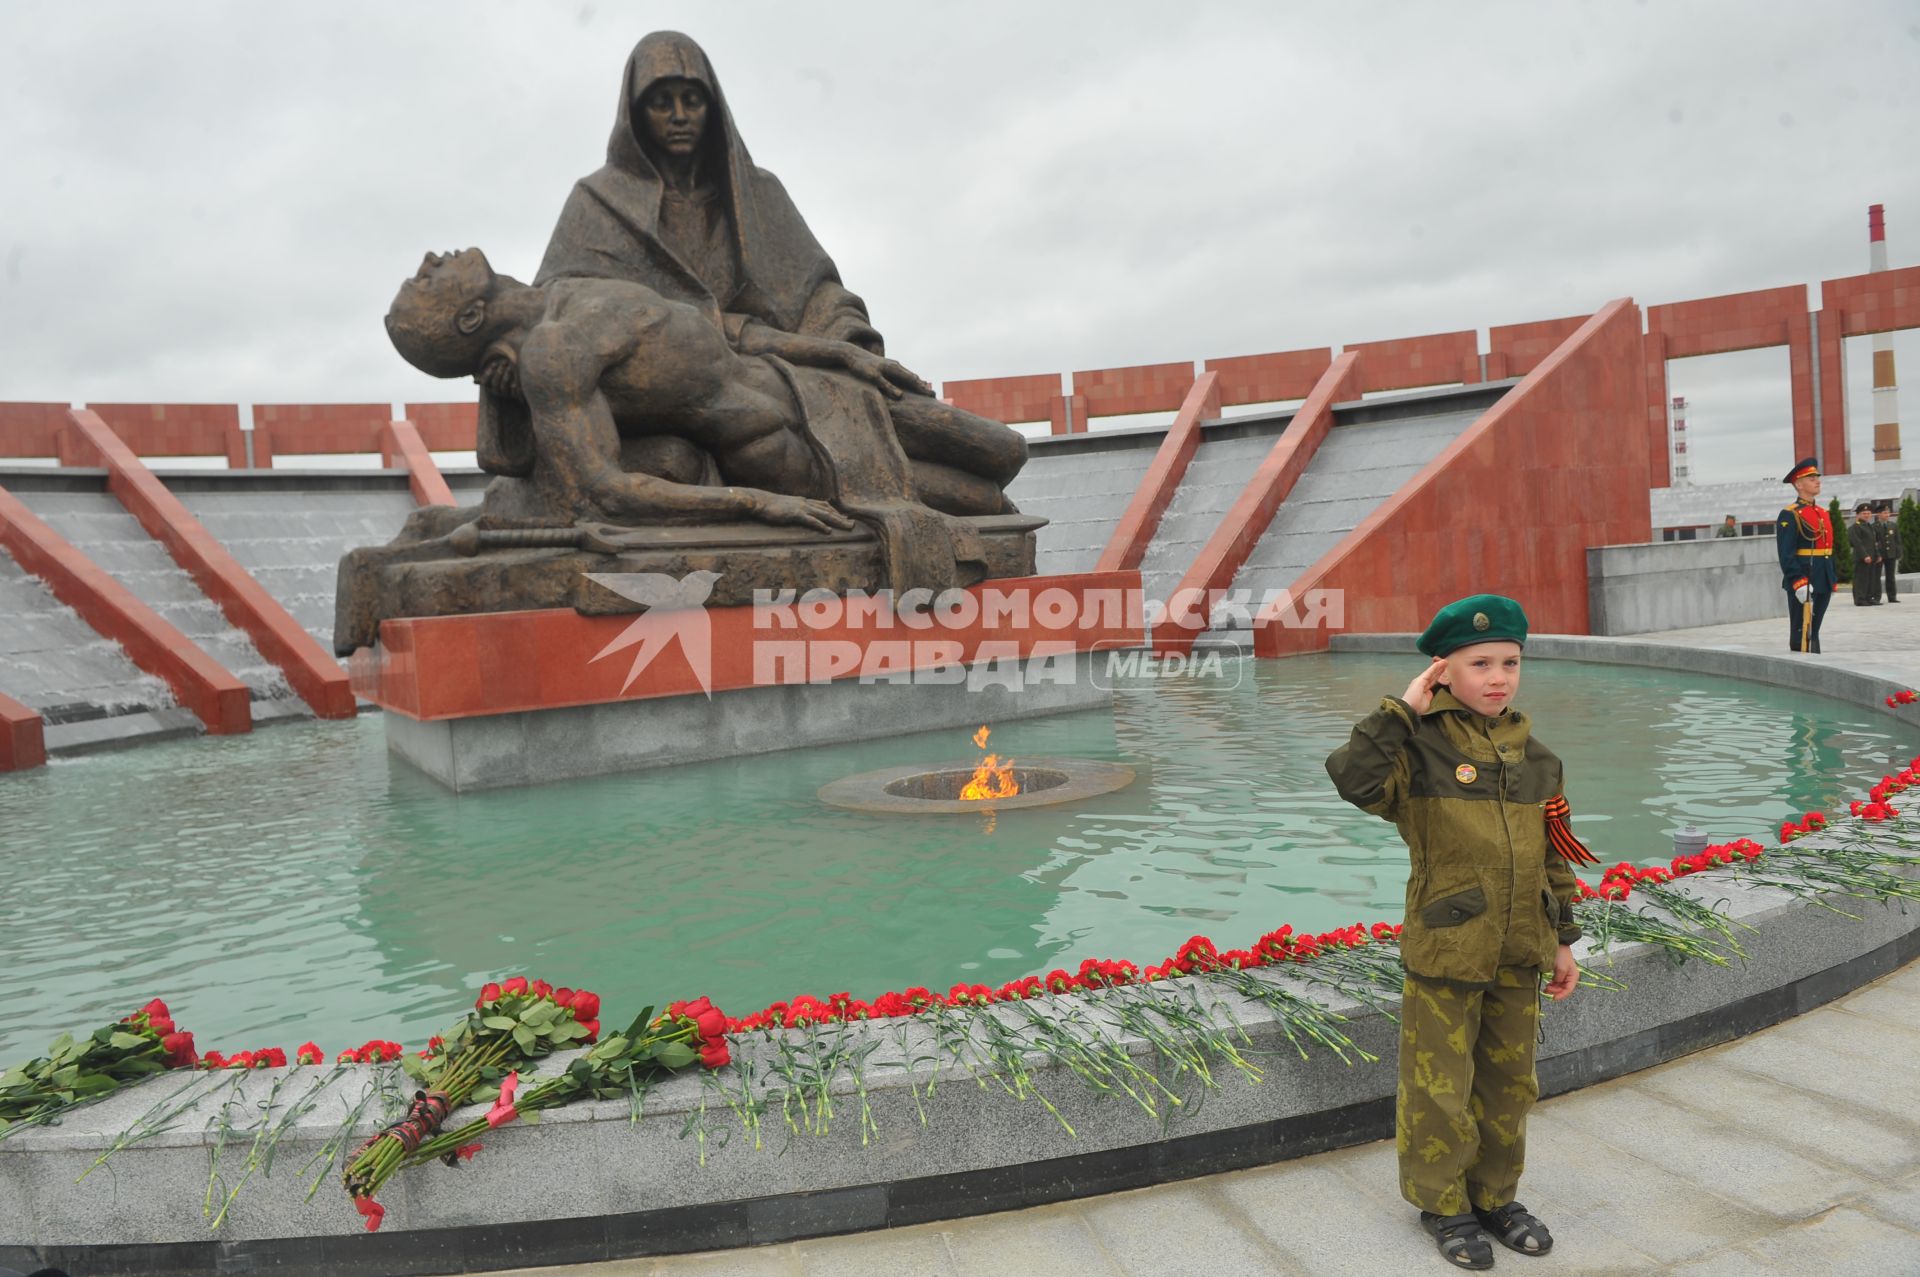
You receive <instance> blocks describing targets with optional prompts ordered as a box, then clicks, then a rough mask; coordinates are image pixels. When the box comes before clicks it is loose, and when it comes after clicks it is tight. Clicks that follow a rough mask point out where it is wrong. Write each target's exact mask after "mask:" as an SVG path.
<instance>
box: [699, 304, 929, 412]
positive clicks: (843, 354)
mask: <svg viewBox="0 0 1920 1277" xmlns="http://www.w3.org/2000/svg"><path fill="white" fill-rule="evenodd" d="M736 348H737V349H738V350H739V351H740V353H741V354H743V355H775V356H778V357H779V358H781V359H784V360H786V361H787V362H788V363H792V364H802V365H804V366H806V367H809V368H839V369H843V370H845V371H847V372H850V373H852V374H853V375H854V376H856V377H858V378H860V380H862V381H865V382H868V383H869V384H871V385H872V386H873V387H874V389H876V390H878V391H879V392H880V393H881V394H883V395H885V396H887V398H889V399H898V398H899V397H900V396H901V395H903V394H908V393H912V394H916V395H929V396H930V395H932V394H933V387H932V386H931V385H929V384H927V382H926V381H924V380H922V379H921V378H920V376H919V375H918V374H916V373H915V372H914V371H913V370H912V369H910V368H907V367H906V366H905V365H903V364H901V363H899V362H897V361H895V360H892V359H888V358H887V357H886V356H884V355H876V354H874V353H873V352H872V351H871V350H868V349H866V348H865V347H864V346H856V345H854V344H853V343H852V342H846V341H834V340H832V339H831V338H827V337H808V336H804V335H802V334H800V333H789V332H782V331H781V330H779V329H778V328H774V327H771V326H769V325H767V324H760V323H748V324H747V325H746V326H745V327H744V328H742V329H741V330H740V338H739V341H738V342H737V343H736Z"/></svg>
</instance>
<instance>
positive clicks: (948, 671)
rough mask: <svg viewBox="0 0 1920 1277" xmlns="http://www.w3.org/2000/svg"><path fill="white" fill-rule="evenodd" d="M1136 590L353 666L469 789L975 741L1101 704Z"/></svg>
mask: <svg viewBox="0 0 1920 1277" xmlns="http://www.w3.org/2000/svg"><path fill="white" fill-rule="evenodd" d="M1139 583H1140V576H1139V573H1137V572H1091V573H1083V574H1079V575H1074V576H1056V577H1024V578H1016V579H1012V580H995V581H988V582H984V583H982V584H980V585H977V586H972V587H970V588H968V589H967V590H965V591H963V592H958V594H957V596H956V597H953V598H950V599H948V600H947V601H946V602H945V603H944V604H943V605H942V606H941V607H940V608H938V609H936V610H934V611H928V612H918V613H913V614H909V615H898V614H895V613H894V612H892V611H890V610H888V609H887V608H886V607H885V606H883V604H882V602H881V600H878V599H872V598H866V599H846V598H841V597H832V598H824V599H821V600H819V601H817V602H815V603H811V604H797V603H792V602H789V603H784V604H781V605H777V606H773V605H769V606H762V607H733V608H699V607H694V608H678V609H671V610H669V609H664V608H658V607H656V608H655V609H653V610H652V611H649V612H646V613H644V614H642V615H639V616H582V615H580V614H579V613H577V612H574V611H572V610H570V609H549V610H544V611H537V612H494V613H484V614H481V615H477V616H446V617H407V618H402V619H399V620H391V621H387V622H385V623H384V624H383V625H382V626H381V628H380V636H381V643H380V646H379V647H378V648H372V649H362V650H361V651H359V652H357V653H355V654H354V657H353V660H352V662H351V664H350V669H351V673H352V675H353V685H354V691H355V693H356V694H358V695H360V696H361V697H363V698H364V699H366V700H369V701H372V702H374V703H375V704H377V705H379V706H381V707H382V708H383V709H385V710H387V711H388V714H387V716H386V732H387V741H388V746H389V748H390V749H391V750H392V751H393V752H394V753H395V754H397V755H398V756H400V757H401V758H403V759H405V760H406V761H408V762H409V763H412V764H413V765H414V766H416V767H418V768H419V769H420V770H421V771H424V772H426V773H427V774H428V775H430V776H432V777H434V778H435V779H437V780H439V781H440V782H441V783H443V784H445V785H447V786H449V787H451V788H453V789H457V790H472V789H490V788H499V787H503V786H510V785H531V784H539V783H543V782H546V781H554V780H568V779H574V778H578V777H583V776H599V775H607V774H610V773H614V772H622V771H634V770H640V769H644V768H651V767H661V766H668V765H671V764H674V763H688V762H699V761H705V760H708V759H714V758H726V757H732V756H735V755H741V754H758V753H767V752H771V751H773V750H779V749H793V748H798V747H801V746H807V745H822V744H837V743H840V742H843V741H853V740H868V739H872V738H876V737H883V736H894V735H901V734H904V733H908V732H917V731H925V730H929V729H939V728H948V727H968V728H971V727H976V726H979V725H980V724H982V723H994V722H1003V721H1007V720H1009V719H1016V718H1028V717H1033V716H1036V715H1041V714H1056V713H1062V712H1066V711H1071V710H1080V709H1091V708H1097V707H1100V706H1103V705H1106V704H1107V703H1109V701H1110V699H1111V694H1112V693H1111V687H1110V685H1109V684H1108V683H1107V682H1106V679H1105V677H1104V675H1105V669H1106V658H1105V656H1104V655H1103V654H1102V649H1107V650H1112V649H1119V648H1128V647H1137V646H1140V645H1141V644H1142V643H1144V641H1145V626H1144V624H1143V622H1142V618H1141V606H1140V595H1139Z"/></svg>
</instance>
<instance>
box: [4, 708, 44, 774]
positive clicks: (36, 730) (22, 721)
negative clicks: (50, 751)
mask: <svg viewBox="0 0 1920 1277" xmlns="http://www.w3.org/2000/svg"><path fill="white" fill-rule="evenodd" d="M46 761H47V738H46V724H45V722H43V721H42V719H41V717H40V715H39V714H37V713H35V712H34V711H33V710H31V709H28V708H27V707H26V706H25V705H22V704H21V703H20V702H19V701H16V700H14V699H12V698H11V697H8V696H0V772H22V771H25V770H26V769H27V768H29V767H40V766H43V765H44V764H45V763H46Z"/></svg>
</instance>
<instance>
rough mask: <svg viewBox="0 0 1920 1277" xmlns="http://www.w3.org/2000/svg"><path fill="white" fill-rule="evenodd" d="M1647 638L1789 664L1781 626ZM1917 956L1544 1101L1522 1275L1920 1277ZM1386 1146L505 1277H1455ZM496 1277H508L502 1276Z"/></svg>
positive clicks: (1843, 603)
mask: <svg viewBox="0 0 1920 1277" xmlns="http://www.w3.org/2000/svg"><path fill="white" fill-rule="evenodd" d="M1635 637H1636V638H1642V639H1646V640H1649V641H1653V642H1673V643H1685V644H1688V645H1690V646H1698V647H1723V648H1732V649H1735V650H1744V651H1754V652H1766V653H1769V654H1779V655H1787V653H1785V652H1784V651H1783V650H1782V649H1784V648H1785V646H1786V622H1785V619H1784V618H1782V619H1780V620H1777V621H1775V620H1768V621H1750V622H1745V623H1742V624H1736V625H1719V626H1711V627H1706V628H1701V629H1692V630H1672V631H1668V632H1666V633H1662V634H1649V635H1636V636H1635ZM1821 638H1822V646H1823V647H1824V648H1825V649H1826V653H1825V655H1823V656H1820V657H1805V658H1795V659H1805V660H1818V661H1825V662H1827V663H1830V664H1843V665H1845V666H1847V667H1848V668H1851V669H1857V670H1860V671H1862V672H1863V673H1873V674H1878V675H1880V676H1881V677H1884V678H1889V679H1892V680H1895V681H1897V682H1900V683H1903V684H1904V685H1906V686H1909V687H1915V686H1920V596H1916V597H1915V598H1914V599H1913V600H1912V601H1911V602H1903V603H1900V604H1896V605H1887V604H1882V605H1881V606H1879V607H1871V608H1856V607H1854V606H1853V605H1852V603H1851V601H1850V599H1849V596H1848V595H1847V593H1846V592H1844V591H1843V592H1842V593H1841V594H1840V595H1839V596H1838V597H1837V598H1836V599H1835V602H1834V605H1833V607H1832V610H1831V611H1829V612H1828V614H1827V619H1826V623H1825V625H1824V626H1823V627H1822V631H1821ZM1916 1093H1920V963H1915V964H1912V965H1910V966H1908V967H1907V968H1906V969H1904V970H1902V971H1899V972H1896V973H1894V974H1893V975H1890V976H1888V977H1886V978H1885V979H1883V980H1880V981H1878V982H1877V983H1875V984H1872V985H1869V986H1868V987H1866V988H1864V989H1860V990H1858V991H1856V992H1855V993H1853V994H1851V995H1849V996H1848V997H1846V998H1843V999H1841V1000H1840V1001H1838V1002H1835V1003H1833V1004H1831V1005H1829V1006H1826V1007H1822V1008H1821V1009H1819V1010H1817V1011H1813V1012H1810V1013H1809V1014H1807V1015H1803V1016H1800V1017H1799V1018H1797V1019H1794V1020H1790V1021H1788V1022H1786V1023H1784V1024H1780V1025H1776V1026H1775V1027H1773V1028H1771V1029H1767V1030H1765V1031H1763V1032H1761V1033H1758V1034H1755V1035H1753V1036H1752V1037H1748V1038H1744V1039H1742V1040H1740V1041H1738V1042H1732V1043H1728V1044H1727V1045H1725V1046H1721V1047H1715V1048H1714V1049H1712V1050H1709V1051H1703V1052H1700V1053H1699V1054H1697V1055H1691V1056H1687V1057H1686V1058H1684V1059H1680V1060H1675V1061H1674V1062H1672V1063H1670V1064H1666V1065H1662V1066H1661V1067H1659V1068H1655V1069H1648V1070H1646V1071H1645V1072H1641V1073H1635V1074H1632V1075H1630V1076H1628V1077H1624V1078H1619V1079H1616V1080H1615V1081H1612V1082H1606V1083H1602V1084H1600V1085H1598V1086H1593V1087H1589V1088H1587V1089H1586V1090H1583V1091H1577V1092H1575V1093H1573V1094H1571V1095H1564V1096H1560V1097H1558V1098H1556V1099H1551V1100H1547V1101H1544V1102H1543V1103H1542V1104H1541V1105H1540V1107H1539V1108H1538V1109H1536V1110H1535V1111H1534V1116H1533V1118H1532V1120H1531V1122H1530V1124H1529V1127H1528V1159H1527V1160H1528V1162H1529V1164H1530V1168H1529V1170H1528V1172H1527V1176H1526V1180H1525V1182H1524V1184H1523V1185H1522V1194H1521V1200H1522V1201H1524V1202H1526V1203H1527V1205H1528V1206H1529V1207H1531V1208H1532V1209H1533V1210H1535V1211H1536V1212H1537V1213H1538V1214H1539V1215H1540V1216H1541V1217H1542V1218H1543V1219H1545V1220H1546V1221H1547V1223H1548V1224H1549V1226H1550V1227H1551V1228H1552V1229H1553V1233H1554V1237H1555V1239H1556V1244H1555V1248H1554V1252H1553V1254H1551V1255H1548V1256H1545V1257H1542V1258H1528V1257H1524V1256H1520V1255H1515V1254H1512V1253H1511V1252H1508V1251H1504V1250H1502V1251H1499V1252H1498V1255H1497V1262H1496V1267H1497V1268H1498V1269H1500V1270H1504V1271H1507V1272H1510V1273H1511V1272H1515V1271H1524V1272H1526V1273H1528V1274H1531V1275H1533V1277H1556V1275H1566V1277H1572V1275H1573V1274H1582V1275H1586V1274H1620V1275H1623V1277H1625V1275H1637V1274H1647V1273H1664V1274H1672V1275H1673V1277H1758V1275H1761V1274H1792V1275H1793V1277H1806V1275H1808V1274H1818V1275H1820V1277H1827V1275H1828V1274H1833V1275H1835V1277H1840V1275H1844V1274H1855V1273H1858V1274H1870V1275H1871V1277H1920V1103H1916V1102H1915V1101H1914V1096H1915V1095H1916ZM1395 1181H1396V1174H1395V1170H1394V1156H1393V1148H1392V1146H1391V1144H1390V1143H1389V1142H1387V1141H1381V1142H1378V1143H1374V1144H1367V1145H1362V1146H1360V1147H1357V1148H1350V1149H1342V1150H1339V1151H1337V1152H1333V1153H1322V1154H1320V1155H1318V1156H1315V1157H1308V1158H1302V1159H1300V1160H1298V1161H1293V1162H1282V1163H1279V1164H1278V1165H1274V1166H1267V1167H1261V1168H1259V1169H1257V1170H1249V1171H1235V1172H1232V1173H1230V1174H1226V1175H1213V1176H1208V1177H1206V1178H1204V1179H1193V1180H1185V1181H1182V1182H1180V1183H1176V1184H1163V1185H1160V1186H1158V1187H1155V1188H1146V1189H1140V1190H1137V1191H1135V1192H1128V1193H1115V1194H1112V1195H1110V1196H1106V1197H1094V1198H1087V1199H1085V1200H1082V1201H1075V1202H1065V1203H1061V1204H1059V1205H1055V1206H1043V1207H1038V1208H1035V1209H1032V1210H1023V1211H1010V1212H1007V1213H1005V1214H999V1215H982V1216H979V1217H976V1218H973V1219H961V1220H953V1221H949V1222H943V1223H936V1224H923V1225H920V1226H917V1227H914V1228H897V1229H890V1230H887V1231H884V1232H877V1233H861V1234H855V1235H852V1236H847V1237H828V1238H822V1239H820V1240H817V1241H804V1242H792V1243H789V1244H787V1245H782V1246H770V1247H765V1248H762V1249H758V1250H743V1251H723V1252H717V1253H713V1254H707V1255H681V1256H674V1257H670V1258H664V1259H635V1260H627V1261H624V1262H618V1263H608V1264H587V1265H576V1266H572V1267H567V1268H540V1269H523V1270H521V1272H520V1275H519V1277H533V1275H534V1274H536V1273H537V1274H542V1275H544V1277H814V1275H815V1274H823V1275H824V1274H831V1275H832V1277H1030V1275H1031V1277H1173V1275H1174V1274H1185V1273H1195V1272H1204V1273H1213V1274H1218V1277H1267V1275H1268V1274H1287V1275H1293V1274H1311V1275H1312V1277H1338V1275H1339V1274H1347V1273H1352V1274H1367V1275H1369V1277H1375V1275H1379V1274H1401V1273H1440V1272H1443V1271H1451V1269H1450V1266H1449V1265H1447V1264H1446V1263H1445V1262H1444V1261H1442V1260H1441V1259H1440V1257H1439V1255H1438V1254H1437V1253H1436V1252H1435V1250H1434V1247H1433V1244H1432V1242H1431V1241H1429V1240H1428V1238H1427V1236H1426V1234H1424V1233H1422V1232H1421V1231H1420V1230H1419V1227H1418V1225H1417V1223H1416V1222H1415V1215H1414V1212H1413V1210H1412V1208H1411V1207H1408V1206H1407V1205H1406V1204H1405V1203H1403V1202H1402V1201H1400V1199H1399V1195H1398V1193H1397V1191H1396V1190H1395V1188H1394V1184H1395ZM509 1277H513V1275H512V1274H509Z"/></svg>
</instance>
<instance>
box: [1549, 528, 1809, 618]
mask: <svg viewBox="0 0 1920 1277" xmlns="http://www.w3.org/2000/svg"><path fill="white" fill-rule="evenodd" d="M1785 602H1786V599H1785V595H1784V594H1783V592H1782V590H1781V580H1780V559H1779V556H1778V555H1777V554H1776V553H1775V550H1774V544H1773V538H1772V537H1726V538H1720V539H1715V540H1711V541H1656V542H1654V543H1652V544H1649V545H1600V546H1594V547H1592V548H1590V549H1589V550H1588V551H1587V616H1588V622H1589V624H1590V625H1591V626H1592V629H1593V632H1594V633H1595V634H1603V635H1614V634H1645V633H1648V632H1649V631H1652V630H1684V629H1691V628H1692V627H1694V626H1696V625H1724V624H1727V623H1728V622H1731V621H1760V620H1766V619H1768V618H1771V617H1776V616H1781V615H1782V610H1783V608H1784V607H1785Z"/></svg>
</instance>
